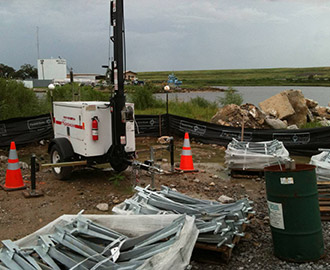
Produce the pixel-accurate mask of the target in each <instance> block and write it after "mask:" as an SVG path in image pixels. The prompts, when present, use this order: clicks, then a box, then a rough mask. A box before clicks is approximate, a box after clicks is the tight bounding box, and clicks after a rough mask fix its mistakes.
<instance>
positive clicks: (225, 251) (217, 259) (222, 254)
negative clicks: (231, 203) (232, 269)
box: [192, 214, 254, 264]
mask: <svg viewBox="0 0 330 270" xmlns="http://www.w3.org/2000/svg"><path fill="white" fill-rule="evenodd" d="M253 216H254V215H253V214H249V215H248V219H251V218H252V217H253ZM246 228H247V224H243V225H242V231H243V232H245V230H246ZM248 236H250V235H249V234H246V235H245V236H243V237H242V236H238V235H235V237H234V239H233V241H232V242H233V244H235V246H236V245H237V244H238V243H239V242H240V241H241V240H242V239H244V238H248ZM232 252H233V248H229V247H227V246H221V247H217V245H215V244H206V243H200V242H196V244H195V247H194V251H193V254H192V256H193V257H192V259H193V260H195V261H199V262H202V263H211V264H219V263H228V262H229V261H230V259H231V256H232Z"/></svg>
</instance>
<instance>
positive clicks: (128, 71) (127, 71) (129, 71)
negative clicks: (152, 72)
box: [124, 70, 137, 75]
mask: <svg viewBox="0 0 330 270" xmlns="http://www.w3.org/2000/svg"><path fill="white" fill-rule="evenodd" d="M126 73H132V74H135V75H136V74H137V73H136V72H134V71H131V70H126V71H125V72H124V74H126Z"/></svg>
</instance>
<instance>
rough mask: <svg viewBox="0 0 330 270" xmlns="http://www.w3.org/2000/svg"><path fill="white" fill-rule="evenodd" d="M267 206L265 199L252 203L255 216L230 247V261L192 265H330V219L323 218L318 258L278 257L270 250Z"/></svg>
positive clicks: (269, 269)
mask: <svg viewBox="0 0 330 270" xmlns="http://www.w3.org/2000/svg"><path fill="white" fill-rule="evenodd" d="M265 206H266V199H265V198H260V199H258V200H257V201H256V203H255V210H256V212H257V213H256V216H255V217H254V218H253V219H252V220H251V224H250V225H249V226H248V227H247V231H246V232H247V234H248V237H247V239H242V240H241V241H240V242H239V243H238V244H237V245H236V246H235V247H234V249H233V253H232V257H231V260H230V261H229V263H227V264H225V263H223V264H220V265H211V264H205V263H199V262H196V261H192V263H191V269H192V270H197V269H198V270H199V269H210V270H222V269H238V270H244V269H265V270H274V269H288V270H291V269H330V256H329V254H327V251H328V250H329V249H330V222H322V228H323V238H324V248H325V256H324V258H322V259H320V260H319V261H317V262H309V263H292V262H286V261H282V260H280V259H278V258H277V257H275V256H274V254H273V242H272V236H271V230H270V226H269V219H268V213H267V208H266V207H265Z"/></svg>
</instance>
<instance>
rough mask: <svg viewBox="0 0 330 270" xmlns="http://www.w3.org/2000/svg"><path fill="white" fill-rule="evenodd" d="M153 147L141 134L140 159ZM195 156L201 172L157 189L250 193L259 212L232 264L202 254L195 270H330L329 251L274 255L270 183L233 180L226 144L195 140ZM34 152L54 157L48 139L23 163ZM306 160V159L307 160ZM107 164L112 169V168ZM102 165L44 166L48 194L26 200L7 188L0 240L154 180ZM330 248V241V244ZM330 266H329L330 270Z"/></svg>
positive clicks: (42, 184) (91, 210) (164, 162)
mask: <svg viewBox="0 0 330 270" xmlns="http://www.w3.org/2000/svg"><path fill="white" fill-rule="evenodd" d="M182 143H183V140H182V139H177V140H176V155H175V161H176V163H177V162H179V161H180V157H179V155H180V153H181V148H182ZM150 145H155V146H156V145H158V146H159V144H157V142H156V139H154V138H137V148H138V150H139V152H140V154H139V160H140V161H144V160H146V159H148V155H149V153H148V151H143V150H144V149H146V150H148V149H149V147H150ZM191 147H192V152H193V160H194V165H195V168H197V169H199V172H197V173H186V174H178V173H177V174H169V175H157V176H156V177H155V184H156V187H159V186H160V185H166V186H169V187H172V188H175V189H176V190H178V191H179V192H182V193H185V194H188V195H191V196H194V197H196V198H205V199H210V200H217V199H218V198H219V196H220V195H222V194H225V195H227V196H230V197H232V198H234V199H240V198H242V197H249V198H250V199H251V200H252V201H254V208H255V210H256V215H255V217H254V218H252V220H251V224H250V225H249V226H248V228H247V237H246V238H245V239H242V240H241V241H240V242H239V243H238V244H237V246H236V247H235V248H234V249H233V254H232V257H231V259H230V261H229V263H224V262H223V261H219V262H218V263H217V264H213V263H210V262H207V263H201V262H198V261H199V258H198V254H197V255H195V256H194V257H193V259H192V262H191V269H240V270H242V269H326V268H328V267H329V268H330V266H329V264H328V263H330V258H329V256H328V255H326V256H325V258H324V259H322V260H320V261H319V262H317V263H310V264H293V263H286V262H282V261H280V260H279V259H277V258H276V257H274V256H273V253H272V252H273V251H272V239H271V233H270V227H269V218H268V214H267V207H266V194H265V181H264V179H262V178H257V179H232V178H230V176H229V175H228V171H226V170H225V168H224V148H223V147H220V146H217V145H203V144H200V143H195V142H193V141H192V142H191ZM31 153H35V154H36V155H37V157H38V158H39V160H41V161H42V163H46V162H47V161H49V157H48V154H47V143H46V144H45V145H40V144H39V143H35V144H32V145H29V146H25V147H18V156H19V159H20V161H24V162H29V158H30V155H31ZM0 156H8V151H5V150H0ZM156 158H157V159H158V160H159V161H158V163H159V164H161V166H162V168H163V169H167V170H168V169H169V168H170V165H169V153H168V152H167V151H166V150H163V151H157V154H156ZM301 160H303V161H304V160H305V159H303V158H302V159H301ZM0 162H1V165H0V167H1V169H0V182H2V183H3V182H4V179H5V173H6V167H7V161H3V160H2V161H0ZM106 167H107V168H106ZM106 167H104V166H103V167H99V168H97V169H91V168H79V169H77V170H75V171H74V172H73V174H72V178H71V179H70V180H68V181H60V180H57V179H55V177H54V176H53V174H52V172H51V169H48V168H47V169H42V170H41V171H40V172H38V173H37V188H38V189H40V190H42V192H43V194H44V196H43V197H39V198H29V199H27V198H25V197H24V196H23V195H22V191H12V192H6V191H4V190H1V189H0V240H4V239H11V240H17V239H19V238H22V237H23V236H26V235H28V234H30V233H32V232H34V231H36V230H37V229H39V228H41V227H43V226H44V225H46V224H48V223H49V222H51V221H53V220H54V219H56V218H57V217H59V216H61V215H63V214H77V213H78V212H80V211H81V210H82V209H84V210H85V213H86V214H110V213H111V208H112V207H113V206H114V205H116V204H118V203H120V202H122V201H124V200H125V199H126V198H128V197H131V196H132V194H133V193H134V188H133V186H134V185H135V184H138V185H140V186H146V185H148V184H150V181H151V177H150V174H148V173H146V172H140V173H139V175H138V177H136V174H135V172H134V171H132V170H129V169H128V170H126V171H125V172H124V173H122V174H121V175H118V174H115V173H114V172H113V171H112V170H111V169H110V167H108V166H106ZM22 173H23V177H24V181H25V183H26V185H27V186H29V185H30V181H29V179H30V171H29V169H25V170H22ZM99 203H108V204H109V211H107V212H101V211H99V210H98V209H97V208H96V206H97V205H98V204H99ZM323 227H324V234H325V239H329V237H328V234H329V233H328V223H323ZM325 245H326V248H327V249H328V250H329V244H328V241H326V242H325ZM329 268H328V269H329Z"/></svg>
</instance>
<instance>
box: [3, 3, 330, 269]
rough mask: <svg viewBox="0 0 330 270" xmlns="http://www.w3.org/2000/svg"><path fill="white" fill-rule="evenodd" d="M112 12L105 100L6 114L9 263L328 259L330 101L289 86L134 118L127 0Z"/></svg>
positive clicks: (259, 265)
mask: <svg viewBox="0 0 330 270" xmlns="http://www.w3.org/2000/svg"><path fill="white" fill-rule="evenodd" d="M110 15H111V16H110V17H111V18H110V24H111V27H112V35H111V37H110V40H111V42H113V54H114V55H113V61H112V62H111V63H110V64H109V66H107V69H108V72H109V85H110V86H111V87H112V88H113V89H112V90H113V91H112V93H111V94H110V95H109V100H108V101H81V100H80V99H78V100H74V98H73V99H72V100H74V101H54V100H53V96H52V94H51V105H52V109H51V112H50V113H49V114H44V115H37V116H31V117H20V118H12V119H6V120H3V121H0V136H1V137H0V138H1V140H0V147H1V149H0V187H1V189H0V241H1V243H0V270H50V269H54V270H62V269H63V270H87V269H90V270H96V269H99V270H101V269H118V270H135V269H136V270H137V269H150V270H152V269H153V270H166V269H175V270H177V269H178V270H179V269H182V270H194V269H196V270H198V269H210V270H212V269H214V270H220V269H238V270H243V269H269V270H270V269H330V257H329V254H328V252H327V251H328V250H329V248H330V246H329V245H330V244H329V240H330V232H329V231H330V230H329V221H330V143H329V134H330V133H329V132H330V127H329V120H328V119H330V110H329V108H328V107H322V106H319V105H318V103H317V102H315V101H313V100H310V99H305V97H304V96H303V95H302V92H301V91H299V90H298V91H297V90H287V91H284V92H281V93H279V94H277V95H275V96H273V97H270V98H269V99H267V100H265V101H263V102H261V103H260V104H259V107H260V109H259V108H257V107H256V106H254V105H252V104H244V105H241V106H238V105H235V104H229V105H227V106H223V107H222V108H219V110H218V112H217V113H216V114H215V115H214V116H213V118H212V120H211V122H203V121H200V120H196V119H189V118H187V117H183V116H178V115H172V114H170V113H168V108H167V110H166V114H159V115H136V114H135V105H134V103H132V102H127V100H126V95H125V91H124V66H125V63H124V62H125V61H126V55H125V36H124V34H125V27H124V25H125V24H124V4H123V0H114V1H111V2H110ZM64 73H65V70H64ZM169 79H171V82H170V83H172V84H175V85H176V87H178V86H179V85H181V84H182V81H179V80H178V79H177V78H176V77H175V76H174V74H172V75H170V76H169ZM170 83H169V84H170ZM140 84H142V83H140ZM140 86H141V87H143V86H144V82H143V84H142V85H140ZM56 87H61V86H56V85H54V84H50V85H49V86H48V89H49V91H52V90H54V89H56ZM169 90H170V86H169V85H166V86H165V87H164V91H169ZM50 93H52V92H50ZM315 119H317V120H318V121H319V122H323V126H322V127H318V128H304V129H302V128H300V127H301V126H303V125H306V124H307V123H309V122H314V120H315Z"/></svg>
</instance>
